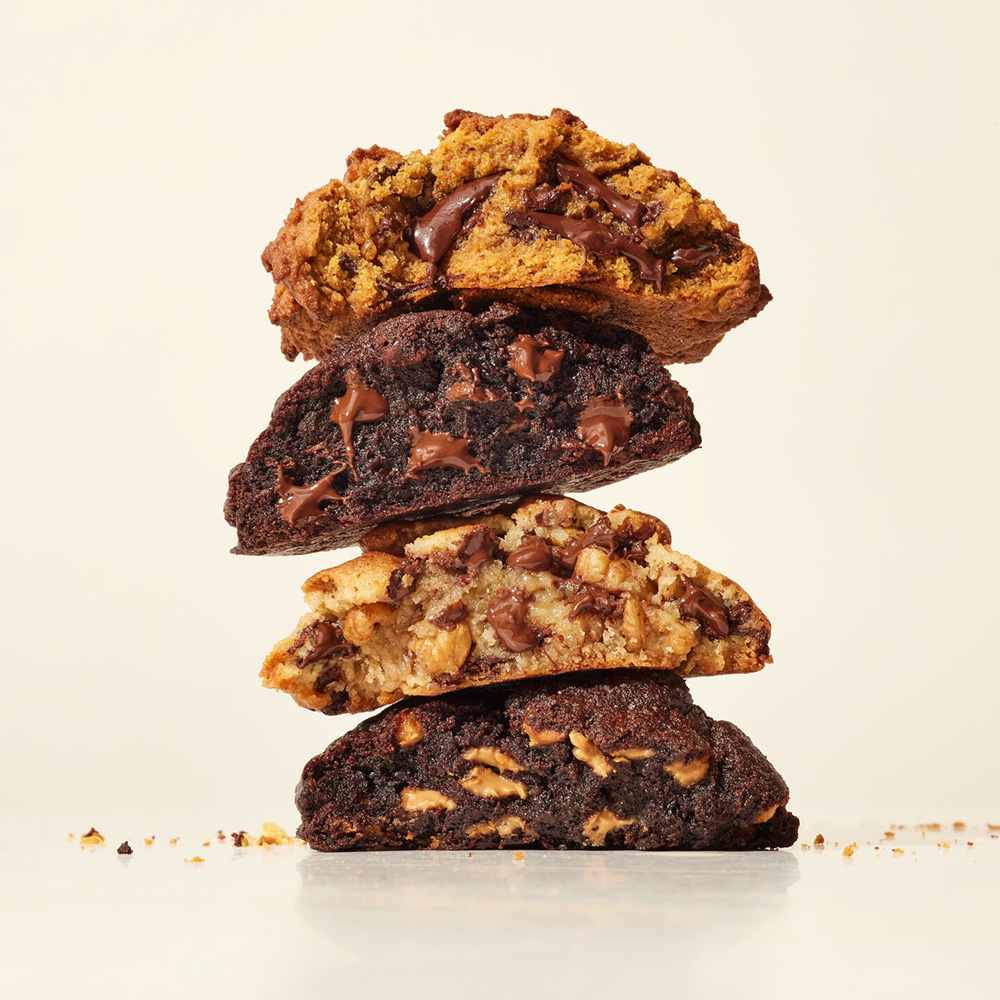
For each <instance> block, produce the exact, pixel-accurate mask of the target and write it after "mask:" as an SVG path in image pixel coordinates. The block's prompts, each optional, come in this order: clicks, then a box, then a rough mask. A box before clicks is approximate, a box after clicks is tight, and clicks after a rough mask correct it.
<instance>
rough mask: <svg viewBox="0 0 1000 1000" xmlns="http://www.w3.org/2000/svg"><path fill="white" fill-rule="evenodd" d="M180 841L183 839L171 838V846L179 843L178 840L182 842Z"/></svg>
mask: <svg viewBox="0 0 1000 1000" xmlns="http://www.w3.org/2000/svg"><path fill="white" fill-rule="evenodd" d="M180 839H181V838H180V837H171V838H170V843H171V844H176V843H177V841H178V840H180Z"/></svg>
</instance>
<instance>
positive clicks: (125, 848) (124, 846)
mask: <svg viewBox="0 0 1000 1000" xmlns="http://www.w3.org/2000/svg"><path fill="white" fill-rule="evenodd" d="M118 853H119V854H131V853H132V848H131V847H129V846H128V841H127V840H126V841H123V843H122V844H121V845H120V846H119V848H118Z"/></svg>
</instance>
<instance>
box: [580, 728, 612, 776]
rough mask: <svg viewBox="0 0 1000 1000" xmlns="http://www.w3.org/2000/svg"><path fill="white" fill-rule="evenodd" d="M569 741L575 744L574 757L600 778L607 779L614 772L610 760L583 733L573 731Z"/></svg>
mask: <svg viewBox="0 0 1000 1000" xmlns="http://www.w3.org/2000/svg"><path fill="white" fill-rule="evenodd" d="M569 741H570V743H572V744H573V756H574V757H575V758H576V759H577V760H579V761H582V762H583V763H584V764H586V765H587V767H589V768H590V769H591V771H593V772H594V774H596V775H597V777H598V778H606V777H607V776H608V775H609V774H612V773H613V772H614V768H613V767H612V766H611V764H610V763H609V761H608V758H607V757H605V756H604V754H602V753H601V751H600V750H598V749H597V747H596V746H595V745H594V744H593V743H592V742H591V741H590V740H588V739H587V737H586V736H584V735H583V733H581V732H578V731H577V730H576V729H573V730H571V731H570V734H569Z"/></svg>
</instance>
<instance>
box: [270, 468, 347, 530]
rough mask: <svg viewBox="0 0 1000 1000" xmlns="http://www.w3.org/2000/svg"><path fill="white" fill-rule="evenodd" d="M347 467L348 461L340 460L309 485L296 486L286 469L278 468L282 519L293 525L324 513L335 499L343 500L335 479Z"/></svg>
mask: <svg viewBox="0 0 1000 1000" xmlns="http://www.w3.org/2000/svg"><path fill="white" fill-rule="evenodd" d="M346 468H347V465H346V463H344V462H338V463H337V468H336V469H334V470H333V472H330V473H328V474H327V475H325V476H323V478H322V479H318V480H317V481H316V482H315V483H311V484H309V485H307V486H295V485H294V484H293V483H292V482H291V481H290V480H289V479H288V478H287V477H286V476H285V470H284V469H282V468H280V467H279V468H278V494H279V497H278V507H279V509H280V513H281V519H282V521H284V522H285V524H290V525H292V526H293V527H294V526H295V525H296V524H298V522H299V521H303V520H306V519H307V518H310V517H317V516H318V515H320V514H322V513H323V511H324V510H325V509H326V507H327V506H329V504H330V503H331V502H333V501H335V500H343V499H344V497H342V496H341V495H340V494H339V493H338V492H337V491H336V490H335V489H333V481H334V479H336V478H337V476H339V475H340V473H341V472H343V471H344V469H346Z"/></svg>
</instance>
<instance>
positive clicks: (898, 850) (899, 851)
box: [892, 847, 906, 854]
mask: <svg viewBox="0 0 1000 1000" xmlns="http://www.w3.org/2000/svg"><path fill="white" fill-rule="evenodd" d="M892 853H893V854H905V853H906V851H904V850H903V848H902V847H894V848H893V849H892Z"/></svg>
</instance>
